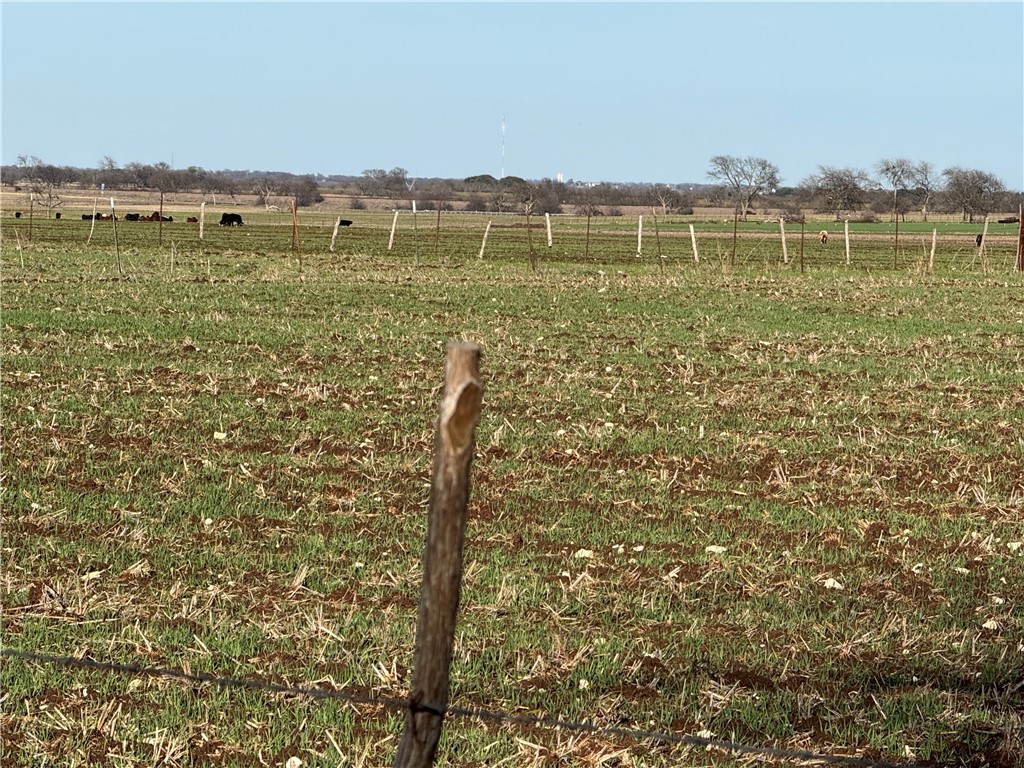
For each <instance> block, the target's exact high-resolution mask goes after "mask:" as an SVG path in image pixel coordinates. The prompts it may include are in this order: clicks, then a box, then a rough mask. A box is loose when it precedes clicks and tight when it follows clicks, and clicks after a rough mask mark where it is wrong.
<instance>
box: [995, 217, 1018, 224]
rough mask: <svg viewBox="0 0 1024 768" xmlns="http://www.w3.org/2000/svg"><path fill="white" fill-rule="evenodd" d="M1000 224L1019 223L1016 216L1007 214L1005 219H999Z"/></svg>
mask: <svg viewBox="0 0 1024 768" xmlns="http://www.w3.org/2000/svg"><path fill="white" fill-rule="evenodd" d="M999 223H1000V224H1019V223H1020V218H1019V217H1018V216H1007V217H1006V218H1005V219H999Z"/></svg>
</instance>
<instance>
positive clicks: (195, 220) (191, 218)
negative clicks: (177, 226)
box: [185, 216, 199, 224]
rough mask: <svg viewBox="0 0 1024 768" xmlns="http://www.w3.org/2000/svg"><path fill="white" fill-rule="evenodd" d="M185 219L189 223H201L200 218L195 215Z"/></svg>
mask: <svg viewBox="0 0 1024 768" xmlns="http://www.w3.org/2000/svg"><path fill="white" fill-rule="evenodd" d="M185 221H186V223H188V224H198V223H199V219H197V218H196V217H195V216H189V217H188V218H187V219H185Z"/></svg>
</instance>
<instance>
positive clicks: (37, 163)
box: [18, 155, 76, 217]
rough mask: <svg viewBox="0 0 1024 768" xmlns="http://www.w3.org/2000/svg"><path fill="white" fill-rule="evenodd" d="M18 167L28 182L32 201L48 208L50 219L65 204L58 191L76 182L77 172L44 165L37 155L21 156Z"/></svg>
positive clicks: (47, 213)
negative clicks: (51, 213)
mask: <svg viewBox="0 0 1024 768" xmlns="http://www.w3.org/2000/svg"><path fill="white" fill-rule="evenodd" d="M18 166H19V168H20V169H21V172H22V174H23V175H24V177H25V178H26V179H27V180H28V188H29V192H30V193H31V195H32V199H33V200H34V201H35V202H38V203H39V204H40V205H42V206H43V207H44V208H46V215H47V217H49V215H50V212H51V211H52V210H53V209H54V208H60V207H61V206H62V205H63V204H64V201H63V200H61V198H60V193H59V191H58V190H60V188H61V187H63V186H64V185H65V184H67V183H69V182H71V181H74V180H75V176H76V174H75V172H74V171H73V170H72V169H71V168H67V167H64V166H57V165H50V164H49V163H44V162H43V161H42V160H40V159H39V158H38V157H36V156H35V155H19V156H18Z"/></svg>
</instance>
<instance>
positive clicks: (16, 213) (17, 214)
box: [14, 211, 21, 219]
mask: <svg viewBox="0 0 1024 768" xmlns="http://www.w3.org/2000/svg"><path fill="white" fill-rule="evenodd" d="M14 218H16V219H20V218H21V211H15V212H14Z"/></svg>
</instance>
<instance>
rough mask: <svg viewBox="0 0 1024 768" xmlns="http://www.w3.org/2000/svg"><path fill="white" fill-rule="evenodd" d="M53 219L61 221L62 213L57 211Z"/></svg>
mask: <svg viewBox="0 0 1024 768" xmlns="http://www.w3.org/2000/svg"><path fill="white" fill-rule="evenodd" d="M53 218H55V219H59V218H60V211H57V212H56V213H55V214H53Z"/></svg>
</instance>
